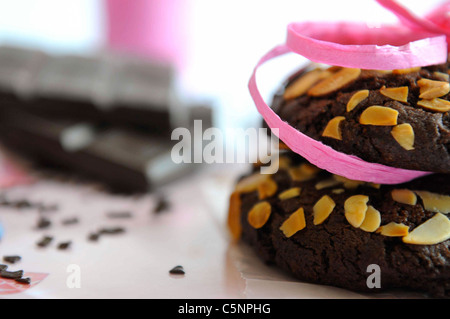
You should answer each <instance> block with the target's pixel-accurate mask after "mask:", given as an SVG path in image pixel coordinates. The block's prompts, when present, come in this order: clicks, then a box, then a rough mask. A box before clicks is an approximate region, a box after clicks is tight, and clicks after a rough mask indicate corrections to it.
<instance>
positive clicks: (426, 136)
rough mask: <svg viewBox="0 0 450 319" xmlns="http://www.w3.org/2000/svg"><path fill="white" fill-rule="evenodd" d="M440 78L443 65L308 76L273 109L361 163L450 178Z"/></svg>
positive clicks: (449, 139)
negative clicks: (424, 172)
mask: <svg viewBox="0 0 450 319" xmlns="http://www.w3.org/2000/svg"><path fill="white" fill-rule="evenodd" d="M346 70H351V72H347V73H345V72H343V71H346ZM354 70H356V71H354ZM320 72H322V73H320ZM342 72H343V73H342ZM355 72H356V73H355ZM447 72H448V64H443V65H439V66H431V67H423V68H418V69H411V70H394V71H389V72H380V71H370V70H359V69H345V68H336V67H331V68H329V69H321V70H317V69H314V70H310V69H307V70H303V71H301V72H300V73H299V74H297V75H295V76H293V77H292V78H291V79H290V80H289V81H288V83H287V85H286V89H285V90H283V92H280V93H279V94H278V95H277V96H275V98H274V101H273V109H274V110H275V112H276V113H277V114H278V115H279V116H280V117H281V118H282V119H283V120H285V121H287V122H288V123H289V124H291V125H292V126H293V127H295V128H296V129H298V130H299V131H301V132H302V133H304V134H306V135H308V136H310V137H312V138H314V139H316V140H320V141H321V142H323V143H324V144H327V145H329V146H331V147H333V148H334V149H336V150H338V151H341V152H344V153H346V154H351V155H355V156H358V157H360V158H362V159H364V160H366V161H368V162H374V163H380V164H385V165H389V166H393V167H399V168H405V169H413V170H421V171H432V172H439V173H450V153H449V152H450V115H449V110H450V102H449V101H448V100H449V91H450V86H449V83H448V82H449V80H448V77H449V76H448V73H447Z"/></svg>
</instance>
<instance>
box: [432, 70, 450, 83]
mask: <svg viewBox="0 0 450 319" xmlns="http://www.w3.org/2000/svg"><path fill="white" fill-rule="evenodd" d="M433 76H434V77H435V78H437V79H439V80H441V81H447V82H448V80H449V78H450V76H449V75H448V74H447V73H442V72H439V71H435V72H433Z"/></svg>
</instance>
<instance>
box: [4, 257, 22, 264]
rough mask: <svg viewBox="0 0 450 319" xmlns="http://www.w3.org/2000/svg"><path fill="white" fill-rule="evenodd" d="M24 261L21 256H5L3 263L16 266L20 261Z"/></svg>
mask: <svg viewBox="0 0 450 319" xmlns="http://www.w3.org/2000/svg"><path fill="white" fill-rule="evenodd" d="M21 259H22V257H20V256H3V261H4V262H7V263H10V264H15V263H16V262H18V261H20V260H21Z"/></svg>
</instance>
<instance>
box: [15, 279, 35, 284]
mask: <svg viewBox="0 0 450 319" xmlns="http://www.w3.org/2000/svg"><path fill="white" fill-rule="evenodd" d="M14 280H15V281H16V282H18V283H20V284H24V285H29V284H31V278H30V277H26V278H16V279H14Z"/></svg>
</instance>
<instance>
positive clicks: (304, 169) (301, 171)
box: [289, 163, 320, 182]
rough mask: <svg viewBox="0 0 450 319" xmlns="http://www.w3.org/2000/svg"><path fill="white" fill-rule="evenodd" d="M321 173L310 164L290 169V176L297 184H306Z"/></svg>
mask: <svg viewBox="0 0 450 319" xmlns="http://www.w3.org/2000/svg"><path fill="white" fill-rule="evenodd" d="M319 171H320V169H319V168H317V167H316V166H313V165H311V164H308V163H303V164H300V165H299V166H297V167H292V168H290V169H289V175H290V176H291V178H292V180H294V181H296V182H304V181H307V180H310V179H312V178H314V177H315V176H316V174H317V173H318V172H319Z"/></svg>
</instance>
